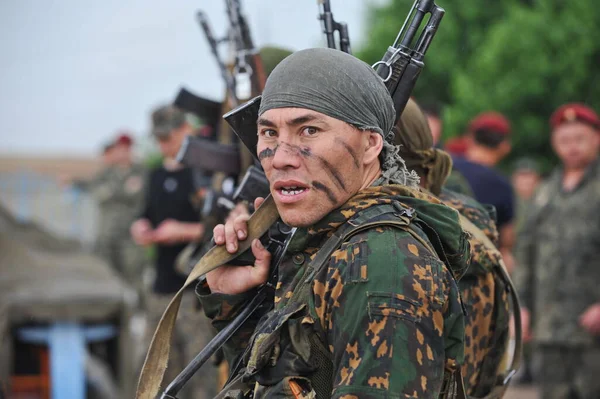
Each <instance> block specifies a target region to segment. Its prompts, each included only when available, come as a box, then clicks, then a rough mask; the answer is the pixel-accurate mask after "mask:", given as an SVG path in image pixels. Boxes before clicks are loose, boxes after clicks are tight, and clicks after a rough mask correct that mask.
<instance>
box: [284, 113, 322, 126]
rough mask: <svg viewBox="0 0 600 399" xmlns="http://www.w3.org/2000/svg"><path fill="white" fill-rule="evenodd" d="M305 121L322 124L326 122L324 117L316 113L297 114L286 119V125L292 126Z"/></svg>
mask: <svg viewBox="0 0 600 399" xmlns="http://www.w3.org/2000/svg"><path fill="white" fill-rule="evenodd" d="M307 122H311V123H319V124H323V125H326V124H327V122H325V119H323V118H321V117H319V116H317V115H313V114H307V115H302V116H298V117H296V118H294V119H291V120H289V121H287V122H286V125H288V126H292V127H294V126H298V125H303V124H305V123H307Z"/></svg>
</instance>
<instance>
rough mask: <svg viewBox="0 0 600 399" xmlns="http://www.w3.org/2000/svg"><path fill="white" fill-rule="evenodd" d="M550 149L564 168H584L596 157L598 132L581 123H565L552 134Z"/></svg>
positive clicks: (598, 141)
mask: <svg viewBox="0 0 600 399" xmlns="http://www.w3.org/2000/svg"><path fill="white" fill-rule="evenodd" d="M552 148H553V149H554V151H555V152H556V155H558V157H559V158H560V160H561V161H562V162H563V164H564V165H565V167H566V168H571V169H581V168H585V167H586V166H588V165H589V164H590V163H591V162H593V161H594V160H595V159H596V157H597V156H598V151H599V150H600V132H598V131H596V130H594V129H593V128H592V127H591V126H588V125H586V124H583V123H579V122H573V123H565V124H562V125H560V126H558V127H557V128H556V129H554V131H553V132H552Z"/></svg>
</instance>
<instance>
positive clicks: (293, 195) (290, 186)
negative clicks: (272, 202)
mask: <svg viewBox="0 0 600 399" xmlns="http://www.w3.org/2000/svg"><path fill="white" fill-rule="evenodd" d="M273 188H274V191H275V192H276V193H277V198H278V199H279V201H280V202H282V203H291V202H295V201H298V200H300V199H301V198H303V197H304V196H305V195H306V193H307V192H308V191H309V190H310V188H309V187H308V186H307V185H305V184H303V183H301V182H299V181H295V180H288V181H280V182H277V183H275V185H274V187H273Z"/></svg>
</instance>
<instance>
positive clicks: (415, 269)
mask: <svg viewBox="0 0 600 399" xmlns="http://www.w3.org/2000/svg"><path fill="white" fill-rule="evenodd" d="M406 191H408V190H407V189H406V188H405V187H401V186H385V187H370V188H368V189H365V190H363V191H361V192H360V193H358V194H357V195H356V196H355V197H353V198H351V199H350V201H349V202H348V203H346V204H345V205H343V206H342V207H341V208H340V209H338V210H336V211H334V212H332V213H330V214H329V215H327V216H326V217H325V218H324V219H322V220H321V221H319V222H318V223H317V224H316V225H315V226H313V227H311V228H308V229H299V232H298V234H297V235H296V236H295V237H294V240H293V241H292V242H291V243H290V246H289V248H288V251H289V254H288V256H287V257H286V258H285V259H284V261H283V263H282V264H281V266H280V270H279V276H278V281H277V285H276V292H275V297H274V305H275V309H274V310H273V311H271V312H270V313H271V314H272V313H273V312H278V311H283V310H284V309H285V307H286V305H287V304H288V302H289V300H290V298H291V297H292V295H293V294H294V291H295V290H296V289H297V287H298V283H299V282H300V281H301V280H303V279H304V271H305V268H306V265H307V264H308V263H309V262H310V261H311V260H312V259H314V257H315V254H316V253H317V252H318V250H319V248H320V247H321V246H322V245H323V243H324V242H325V241H326V240H327V238H328V237H329V236H331V235H332V234H333V233H334V232H335V231H336V229H337V228H338V227H339V226H341V225H342V224H344V223H345V222H346V221H347V220H348V219H349V218H351V217H352V216H353V215H355V214H356V212H357V211H358V210H360V209H366V208H369V207H372V206H377V205H379V204H386V203H391V202H392V201H394V200H395V201H399V202H401V203H402V204H404V206H405V207H406V208H407V209H416V212H415V214H416V215H417V217H419V218H420V217H422V218H423V220H426V221H427V222H426V224H427V225H428V226H429V227H432V228H433V229H435V233H437V235H438V238H437V240H436V241H437V242H438V243H443V244H442V245H443V248H444V249H443V251H444V252H445V253H444V258H445V259H446V260H447V261H448V260H449V263H450V264H451V265H452V268H453V269H455V272H456V273H457V274H458V273H461V272H462V271H463V269H464V267H465V264H466V262H467V261H468V257H469V254H468V244H467V242H466V236H465V235H464V233H463V232H462V230H461V228H460V225H459V223H458V218H457V215H456V212H455V211H453V210H451V209H450V208H448V207H446V206H444V205H440V202H439V200H436V201H437V203H434V204H432V203H430V202H428V201H426V200H423V199H418V198H414V197H407V196H406ZM423 195H424V194H423ZM431 198H433V197H431ZM436 222H437V223H438V224H436ZM419 231H420V230H419ZM422 235H423V237H425V240H427V238H426V236H425V235H424V234H422ZM422 242H423V241H422V240H419V239H416V238H415V237H414V236H413V235H411V234H410V233H409V232H408V231H406V230H401V229H396V228H391V227H387V226H386V227H375V228H371V229H368V230H366V231H363V232H360V233H358V234H356V235H354V236H352V237H351V238H350V239H349V240H348V241H347V242H345V243H343V244H342V246H341V247H340V248H339V249H338V250H336V251H335V252H334V253H333V255H332V256H331V258H330V260H329V263H328V265H327V267H323V268H322V269H321V271H320V272H319V273H317V275H315V276H314V280H313V281H312V285H311V294H310V295H309V296H310V298H309V301H308V302H309V303H308V305H309V306H308V311H307V312H306V314H304V316H303V317H300V318H299V320H301V324H302V326H305V327H306V328H310V329H311V331H314V334H316V335H317V336H319V337H320V341H321V342H322V343H323V344H324V347H325V348H327V351H328V352H329V357H330V359H331V363H332V366H333V373H332V380H333V381H332V391H331V393H330V395H329V396H328V397H332V398H354V397H360V398H390V397H418V398H437V397H438V395H439V392H440V388H441V385H442V379H443V377H444V368H445V367H446V366H447V365H449V364H452V365H456V364H458V363H459V362H461V361H462V356H463V348H464V314H463V310H462V307H461V303H460V298H459V293H458V287H457V285H456V282H455V280H454V278H453V275H452V272H451V270H450V269H449V268H448V267H447V266H446V265H445V264H444V263H443V262H442V261H441V260H440V259H439V258H438V256H436V255H435V254H433V253H431V252H430V251H429V250H428V248H427V247H426V246H425V245H424V244H423V243H422ZM436 251H437V249H436ZM199 294H200V298H201V300H202V302H203V305H204V308H205V311H206V313H207V315H208V316H209V317H211V318H213V324H214V325H215V327H216V328H217V329H219V330H220V329H222V328H224V327H225V326H226V325H227V324H228V322H229V321H230V320H231V319H232V318H233V317H234V316H235V314H237V312H238V311H239V309H240V306H241V305H242V304H243V302H244V301H245V300H247V299H248V298H249V297H251V296H252V295H253V293H246V294H242V295H236V296H229V295H221V294H210V293H209V291H208V290H207V288H206V287H204V288H200V290H199ZM255 326H256V320H253V321H251V322H250V323H248V324H246V325H245V328H244V329H243V330H242V331H240V332H238V334H237V335H236V337H235V339H234V340H232V341H231V342H230V346H229V347H228V348H227V352H228V356H229V359H230V360H231V359H232V358H233V356H234V355H235V354H239V353H240V352H241V351H242V350H243V349H244V347H245V346H246V345H247V342H248V338H249V337H250V335H251V334H252V332H253V330H254V327H255ZM281 351H282V352H283V353H282V354H280V357H282V358H285V357H286V356H285V350H284V349H281ZM263 372H264V374H267V376H268V375H269V374H270V373H272V371H269V370H263ZM290 373H293V371H292V372H289V373H287V375H289V374H290ZM261 378H262V379H261V381H264V380H265V378H266V377H264V376H263V377H261ZM267 379H268V378H267ZM271 382H273V383H275V381H271ZM264 392H265V391H264V390H261V389H259V388H257V389H256V390H255V393H256V394H258V396H255V397H264V396H265V394H264ZM269 397H270V396H269ZM278 397H279V396H278ZM284 397H288V396H284ZM289 397H292V396H289Z"/></svg>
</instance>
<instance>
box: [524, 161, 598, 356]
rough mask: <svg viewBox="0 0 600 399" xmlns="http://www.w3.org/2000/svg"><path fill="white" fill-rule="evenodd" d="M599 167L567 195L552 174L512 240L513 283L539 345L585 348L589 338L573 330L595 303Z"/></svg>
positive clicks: (556, 175)
mask: <svg viewBox="0 0 600 399" xmlns="http://www.w3.org/2000/svg"><path fill="white" fill-rule="evenodd" d="M599 209H600V161H598V160H596V161H595V162H594V163H593V164H592V165H590V166H589V169H588V170H587V171H586V173H585V175H584V178H583V179H582V181H581V182H580V184H579V185H578V186H577V187H575V188H574V189H573V190H572V191H569V192H567V191H565V190H564V189H563V187H562V170H560V169H559V170H556V171H555V172H554V173H553V174H552V176H551V177H550V178H549V179H548V180H547V181H546V182H545V183H544V184H542V186H541V188H540V189H538V191H537V192H536V194H535V196H534V199H533V205H532V208H531V211H530V215H529V218H528V220H527V221H526V223H525V225H524V227H523V230H522V231H521V233H520V234H519V237H518V240H517V249H516V256H517V261H518V267H517V270H516V271H515V273H516V275H515V283H516V284H517V286H518V287H519V293H520V297H521V301H522V304H523V306H525V307H527V308H529V309H530V310H531V311H532V312H533V315H532V316H533V319H534V321H533V323H534V324H533V325H534V335H535V339H536V340H537V341H538V342H539V343H551V344H566V345H582V344H583V345H585V344H591V343H593V342H594V338H593V337H592V336H591V335H590V334H589V333H588V332H586V331H585V330H584V329H583V328H582V327H580V326H579V320H578V319H579V317H580V316H581V314H582V313H583V312H584V311H585V310H586V309H587V307H588V306H590V305H592V304H594V303H596V302H600V289H599V288H598V285H599V284H600V257H599V256H598V255H599V254H600V252H599V250H600V212H599Z"/></svg>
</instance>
